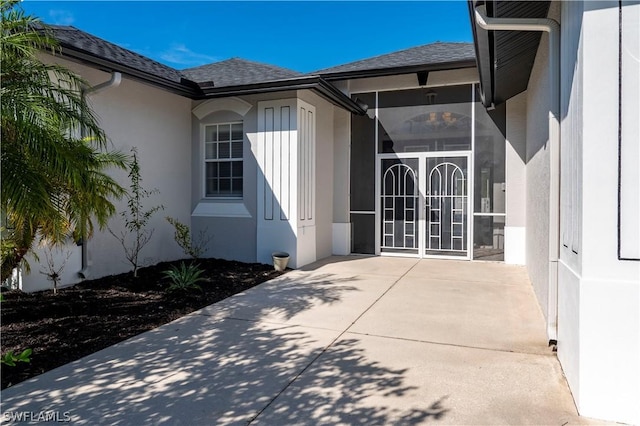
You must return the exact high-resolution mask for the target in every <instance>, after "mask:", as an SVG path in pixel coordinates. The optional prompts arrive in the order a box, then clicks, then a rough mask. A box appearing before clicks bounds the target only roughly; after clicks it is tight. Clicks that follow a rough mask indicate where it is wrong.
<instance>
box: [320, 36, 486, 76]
mask: <svg viewBox="0 0 640 426" xmlns="http://www.w3.org/2000/svg"><path fill="white" fill-rule="evenodd" d="M475 59H476V55H475V50H474V46H473V43H440V42H438V43H431V44H425V45H423V46H417V47H412V48H409V49H404V50H399V51H397V52H393V53H387V54H385V55H380V56H375V57H373V58H368V59H363V60H360V61H355V62H350V63H348V64H343V65H338V66H335V67H332V68H325V69H323V70H318V71H314V72H312V73H310V74H319V75H329V74H338V73H349V72H358V71H369V70H379V69H386V68H402V67H410V66H419V65H435V64H447V63H455V62H463V61H475Z"/></svg>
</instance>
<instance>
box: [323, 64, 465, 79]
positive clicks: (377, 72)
mask: <svg viewBox="0 0 640 426" xmlns="http://www.w3.org/2000/svg"><path fill="white" fill-rule="evenodd" d="M475 66H476V61H475V60H465V61H456V62H446V63H442V64H427V65H410V66H403V67H393V68H381V69H371V70H357V71H342V72H336V73H330V74H323V73H319V75H320V76H322V78H323V79H324V80H326V81H335V80H347V79H356V78H368V77H386V76H390V75H398V74H413V73H416V72H419V71H427V72H430V71H444V70H454V69H460V68H474V67H475Z"/></svg>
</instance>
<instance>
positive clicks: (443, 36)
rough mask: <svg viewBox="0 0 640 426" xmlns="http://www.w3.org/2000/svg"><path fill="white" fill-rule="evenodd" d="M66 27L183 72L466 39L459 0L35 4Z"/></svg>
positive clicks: (340, 57) (290, 63)
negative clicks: (232, 61) (231, 62)
mask: <svg viewBox="0 0 640 426" xmlns="http://www.w3.org/2000/svg"><path fill="white" fill-rule="evenodd" d="M23 8H24V9H25V11H26V12H27V13H29V14H32V15H35V16H37V17H39V18H40V19H41V20H43V21H44V22H47V23H49V24H58V25H73V26H74V27H76V28H79V29H81V30H84V31H87V32H89V33H91V34H94V35H96V36H98V37H101V38H104V39H106V40H109V41H111V42H113V43H116V44H118V45H120V46H123V47H126V48H127V49H131V50H133V51H135V52H138V53H141V54H143V55H145V56H148V57H150V58H153V59H155V60H157V61H159V62H162V63H165V64H167V65H170V66H172V67H175V68H178V69H183V68H189V67H193V66H198V65H202V64H206V63H210V62H214V61H219V60H224V59H228V58H231V57H241V58H245V59H249V60H253V61H258V62H265V63H270V64H274V65H279V66H282V67H286V68H291V69H294V70H297V71H302V72H308V71H313V70H317V69H322V68H327V67H330V66H333V65H338V64H343V63H347V62H351V61H356V60H359V59H364V58H368V57H371V56H376V55H380V54H384V53H389V52H393V51H396V50H400V49H405V48H409V47H413V46H418V45H421V44H426V43H431V42H435V41H471V40H472V36H471V27H470V25H469V16H468V11H467V4H466V2H465V1H460V0H457V1H446V2H436V1H410V2H397V1H396V2H383V1H356V2H343V1H321V2H310V1H304V2H297V1H286V2H271V1H257V2H249V1H222V2H214V1H195V2H172V1H139V2H129V1H94V2H85V1H37V0H26V1H24V2H23Z"/></svg>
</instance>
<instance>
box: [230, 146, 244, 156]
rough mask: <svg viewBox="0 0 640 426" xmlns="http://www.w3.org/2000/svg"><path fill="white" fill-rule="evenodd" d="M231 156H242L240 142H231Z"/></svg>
mask: <svg viewBox="0 0 640 426" xmlns="http://www.w3.org/2000/svg"><path fill="white" fill-rule="evenodd" d="M231 158H242V142H233V143H231Z"/></svg>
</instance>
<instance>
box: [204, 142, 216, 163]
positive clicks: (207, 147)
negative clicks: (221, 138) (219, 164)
mask: <svg viewBox="0 0 640 426" xmlns="http://www.w3.org/2000/svg"><path fill="white" fill-rule="evenodd" d="M216 148H217V144H216V143H205V144H204V151H205V152H204V158H206V159H207V160H213V159H215V158H218V153H217V152H216V151H217V150H216Z"/></svg>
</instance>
